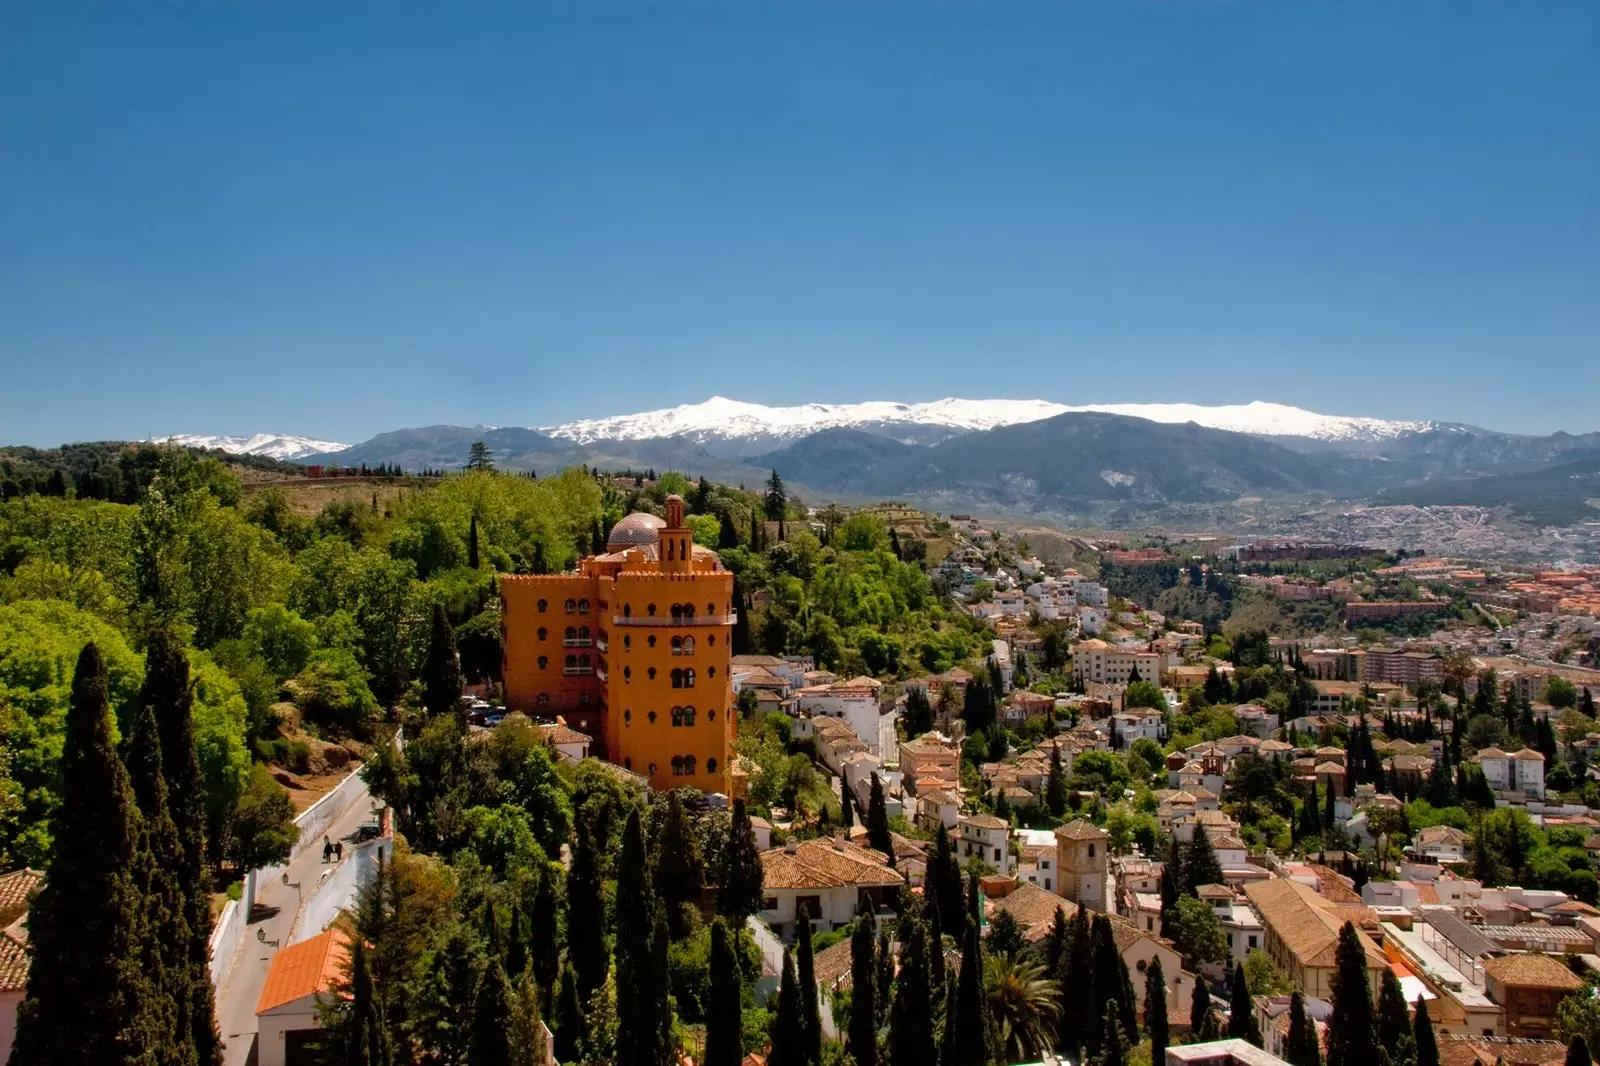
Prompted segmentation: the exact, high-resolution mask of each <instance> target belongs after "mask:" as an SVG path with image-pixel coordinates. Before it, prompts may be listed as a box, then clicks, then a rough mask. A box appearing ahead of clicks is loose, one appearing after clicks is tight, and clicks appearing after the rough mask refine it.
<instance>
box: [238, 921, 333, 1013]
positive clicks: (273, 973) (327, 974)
mask: <svg viewBox="0 0 1600 1066" xmlns="http://www.w3.org/2000/svg"><path fill="white" fill-rule="evenodd" d="M349 954H350V949H349V943H348V941H347V939H346V937H345V934H344V933H343V932H342V931H340V930H338V929H329V930H327V931H326V932H324V933H321V934H319V935H317V936H314V937H312V938H311V939H310V940H302V941H301V942H300V943H298V944H290V945H289V946H288V947H286V948H284V949H283V950H282V951H280V952H278V954H277V956H276V957H274V958H273V960H272V967H271V968H270V969H269V970H267V983H266V985H265V986H263V988H262V989H261V998H260V999H259V1000H258V1001H257V1002H256V1013H257V1014H265V1013H267V1012H268V1011H270V1010H275V1009H276V1008H278V1007H281V1006H283V1005H284V1004H286V1003H293V1002H294V1001H295V1000H298V999H304V998H305V997H307V996H314V995H316V994H318V993H319V992H327V991H329V990H331V989H332V988H333V987H334V985H335V983H336V982H338V981H339V980H340V978H341V977H342V975H343V971H344V964H345V960H346V959H347V958H348V957H349Z"/></svg>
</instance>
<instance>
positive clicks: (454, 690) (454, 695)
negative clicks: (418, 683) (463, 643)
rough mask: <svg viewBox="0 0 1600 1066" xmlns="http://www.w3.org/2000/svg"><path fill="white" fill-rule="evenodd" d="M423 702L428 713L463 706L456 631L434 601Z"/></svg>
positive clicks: (441, 712) (457, 709)
mask: <svg viewBox="0 0 1600 1066" xmlns="http://www.w3.org/2000/svg"><path fill="white" fill-rule="evenodd" d="M422 706H423V707H425V708H427V711H428V713H429V714H457V713H459V712H460V708H461V656H460V655H459V654H457V652H456V632H455V630H454V629H451V628H450V619H448V618H446V617H445V613H444V605H443V604H440V603H436V604H434V605H433V629H432V630H431V631H430V632H429V634H428V657H427V659H426V660H425V661H424V662H423V665H422Z"/></svg>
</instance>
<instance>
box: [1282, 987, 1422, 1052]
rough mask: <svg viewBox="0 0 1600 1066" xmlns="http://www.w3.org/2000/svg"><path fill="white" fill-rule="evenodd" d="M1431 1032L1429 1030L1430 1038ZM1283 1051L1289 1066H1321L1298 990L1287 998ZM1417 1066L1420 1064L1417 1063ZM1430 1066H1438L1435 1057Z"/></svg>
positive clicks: (1314, 1030)
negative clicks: (1286, 1038) (1285, 1041)
mask: <svg viewBox="0 0 1600 1066" xmlns="http://www.w3.org/2000/svg"><path fill="white" fill-rule="evenodd" d="M1432 1032H1433V1030H1432V1029H1429V1034H1430V1036H1431V1034H1432ZM1283 1050H1284V1058H1286V1059H1288V1060H1289V1064H1290V1066H1322V1045H1321V1044H1320V1043H1318V1042H1317V1026H1316V1023H1315V1022H1313V1021H1312V1020H1311V1018H1310V1016H1309V1015H1307V1014H1306V997H1305V993H1304V992H1301V991H1300V990H1299V989H1296V990H1295V993H1294V995H1293V996H1291V997H1289V1041H1288V1043H1287V1044H1286V1045H1285V1046H1284V1049H1283ZM1417 1066H1422V1064H1421V1063H1420V1062H1419V1063H1418V1064H1417ZM1432 1066H1439V1062H1438V1056H1437V1055H1435V1056H1434V1061H1433V1063H1432Z"/></svg>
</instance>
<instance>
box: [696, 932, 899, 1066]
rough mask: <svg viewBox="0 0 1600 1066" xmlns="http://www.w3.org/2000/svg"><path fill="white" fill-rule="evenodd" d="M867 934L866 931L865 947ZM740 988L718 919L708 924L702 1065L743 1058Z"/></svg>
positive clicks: (726, 1064) (730, 1064)
mask: <svg viewBox="0 0 1600 1066" xmlns="http://www.w3.org/2000/svg"><path fill="white" fill-rule="evenodd" d="M871 935H872V934H871V933H870V932H869V933H868V934H867V936H868V940H867V944H868V947H869V949H870V947H871V944H872V941H871ZM869 985H870V981H869ZM742 991H743V990H742V989H741V988H740V984H739V957H738V954H737V952H735V951H734V948H733V936H732V935H731V934H730V933H729V932H728V926H727V924H726V923H725V922H723V920H722V919H721V918H718V919H717V920H716V921H714V922H712V923H711V994H710V996H709V997H708V1009H707V1011H706V1054H705V1066H739V1063H740V1062H742V1061H743V1059H744V1046H743V1042H742V1038H743V1033H744V1019H743V1017H742V1014H743V1003H742V999H741V996H742ZM869 995H870V993H869Z"/></svg>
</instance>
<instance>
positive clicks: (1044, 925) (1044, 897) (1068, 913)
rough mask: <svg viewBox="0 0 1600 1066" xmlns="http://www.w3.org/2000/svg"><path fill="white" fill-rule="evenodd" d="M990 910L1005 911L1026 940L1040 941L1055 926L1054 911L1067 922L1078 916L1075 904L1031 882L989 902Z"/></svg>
mask: <svg viewBox="0 0 1600 1066" xmlns="http://www.w3.org/2000/svg"><path fill="white" fill-rule="evenodd" d="M989 906H990V908H991V910H993V911H1005V912H1006V913H1007V914H1009V915H1011V917H1013V918H1015V919H1016V920H1017V924H1018V925H1019V926H1021V927H1022V934H1023V936H1025V937H1027V938H1028V939H1029V940H1041V939H1043V938H1044V937H1045V936H1046V935H1048V934H1049V932H1050V927H1051V926H1052V925H1054V924H1055V920H1056V911H1060V912H1061V916H1062V917H1063V918H1065V919H1067V920H1069V921H1070V920H1071V919H1072V917H1073V915H1075V914H1077V913H1078V905H1077V904H1076V903H1073V902H1072V901H1071V900H1069V899H1064V898H1062V897H1061V896H1058V895H1056V894H1055V893H1054V892H1051V891H1050V890H1049V889H1045V888H1040V887H1039V886H1038V885H1036V884H1034V883H1033V882H1032V881H1024V882H1022V884H1020V885H1018V886H1017V887H1016V889H1015V890H1013V891H1012V892H1011V894H1010V895H1007V896H1006V897H1005V898H1003V899H997V900H994V901H992V902H991V903H990V904H989Z"/></svg>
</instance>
